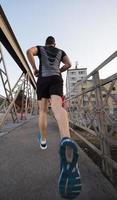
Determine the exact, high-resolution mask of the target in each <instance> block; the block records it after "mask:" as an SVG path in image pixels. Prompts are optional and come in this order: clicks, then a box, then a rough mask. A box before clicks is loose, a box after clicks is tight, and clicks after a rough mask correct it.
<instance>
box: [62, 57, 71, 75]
mask: <svg viewBox="0 0 117 200" xmlns="http://www.w3.org/2000/svg"><path fill="white" fill-rule="evenodd" d="M62 63H64V65H63V67H61V68H60V72H61V73H62V72H64V71H66V70H67V69H69V68H70V67H71V62H70V60H69V58H68V56H67V55H65V56H64V57H63V59H62Z"/></svg>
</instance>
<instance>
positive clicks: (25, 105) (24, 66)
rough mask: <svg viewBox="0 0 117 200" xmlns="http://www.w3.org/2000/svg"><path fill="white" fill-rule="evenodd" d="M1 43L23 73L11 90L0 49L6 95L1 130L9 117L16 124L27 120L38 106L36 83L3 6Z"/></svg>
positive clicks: (0, 69) (0, 19)
mask: <svg viewBox="0 0 117 200" xmlns="http://www.w3.org/2000/svg"><path fill="white" fill-rule="evenodd" d="M0 42H1V43H2V45H3V46H4V47H5V48H6V50H7V51H8V53H9V54H10V55H11V57H12V59H13V60H14V61H15V62H16V64H17V67H19V68H20V69H21V71H22V74H21V76H20V77H19V78H18V80H17V82H16V84H15V86H14V87H13V88H11V86H10V80H9V77H8V73H7V67H6V65H5V62H4V57H3V54H2V49H1V48H0V64H1V66H0V77H1V81H2V84H3V88H4V92H5V94H6V96H5V99H4V100H3V102H2V103H1V105H0V112H1V113H0V128H1V127H3V126H4V124H5V122H6V119H7V118H8V117H9V115H11V116H12V120H13V121H14V122H18V118H20V119H23V118H25V119H26V118H27V115H28V114H29V113H30V115H31V114H32V113H33V112H34V107H35V105H36V103H35V102H36V98H35V92H36V81H35V79H34V76H33V74H32V71H31V69H30V67H29V65H28V63H27V60H26V58H25V56H24V54H23V52H22V50H21V47H20V45H19V43H18V41H17V39H16V37H15V34H14V32H13V30H12V28H11V26H10V24H9V22H8V19H7V17H6V15H5V13H4V11H3V9H2V7H1V6H0ZM36 109H37V108H36ZM19 113H20V115H19ZM24 116H25V117H24Z"/></svg>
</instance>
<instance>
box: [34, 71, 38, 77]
mask: <svg viewBox="0 0 117 200" xmlns="http://www.w3.org/2000/svg"><path fill="white" fill-rule="evenodd" d="M33 74H34V76H35V77H38V75H39V70H38V69H33Z"/></svg>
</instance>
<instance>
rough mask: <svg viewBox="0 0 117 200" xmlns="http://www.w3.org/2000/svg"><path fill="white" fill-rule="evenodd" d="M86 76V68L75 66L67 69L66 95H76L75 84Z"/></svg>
mask: <svg viewBox="0 0 117 200" xmlns="http://www.w3.org/2000/svg"><path fill="white" fill-rule="evenodd" d="M86 76H87V68H77V66H76V68H75V69H69V70H68V71H67V76H66V97H72V96H75V95H76V91H75V89H74V88H75V84H76V83H77V82H78V81H80V80H82V79H84V78H86Z"/></svg>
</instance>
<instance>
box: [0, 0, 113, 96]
mask: <svg viewBox="0 0 117 200" xmlns="http://www.w3.org/2000/svg"><path fill="white" fill-rule="evenodd" d="M0 2H1V5H2V8H3V10H4V12H5V14H6V16H7V19H8V21H9V23H10V25H11V27H12V29H13V32H14V34H15V36H16V38H17V40H18V42H19V44H20V46H21V48H22V51H23V52H24V54H25V56H26V50H27V49H28V48H30V47H32V46H36V45H44V44H45V39H46V38H47V37H48V36H49V35H52V36H54V37H55V39H56V46H57V47H58V48H60V49H63V50H64V51H65V52H66V53H67V55H68V56H69V58H70V60H71V62H72V68H74V66H75V62H76V61H77V62H78V67H79V68H80V67H85V68H87V73H88V74H89V73H90V72H91V71H93V70H94V69H95V68H96V67H97V66H98V65H99V64H101V62H103V61H104V60H105V59H106V58H107V57H109V56H110V55H111V54H112V53H114V52H115V51H116V50H117V0H56V1H55V0H43V1H42V0H33V1H32V0H30V1H29V0H20V1H18V0H0ZM3 53H4V59H5V63H6V67H7V69H8V75H9V79H10V83H11V86H12V85H14V84H15V82H16V80H17V78H18V77H19V75H20V74H21V71H20V69H19V68H18V67H17V65H16V63H15V62H14V61H13V60H12V58H11V57H10V56H9V55H8V53H7V52H6V50H5V49H4V48H3ZM36 63H37V65H38V61H37V59H36ZM116 72H117V58H116V59H114V61H112V62H111V63H110V64H108V65H107V66H106V67H104V69H103V70H102V72H101V78H106V77H108V76H110V75H112V74H114V73H116ZM63 79H64V93H65V80H66V72H64V73H63ZM0 90H1V91H2V87H1V82H0ZM0 94H1V92H0Z"/></svg>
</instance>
